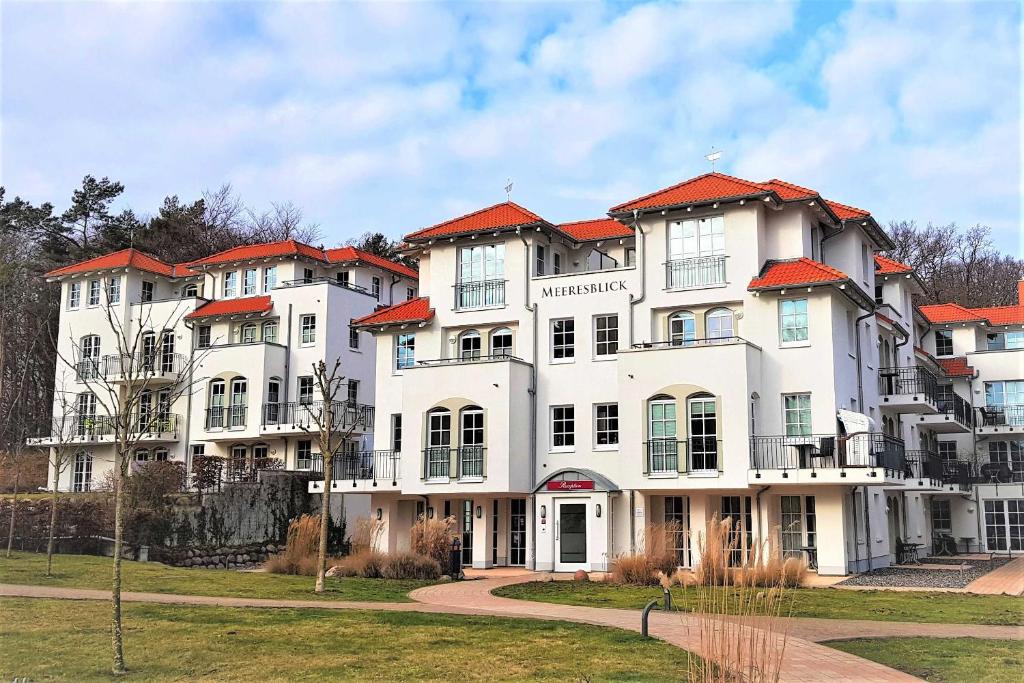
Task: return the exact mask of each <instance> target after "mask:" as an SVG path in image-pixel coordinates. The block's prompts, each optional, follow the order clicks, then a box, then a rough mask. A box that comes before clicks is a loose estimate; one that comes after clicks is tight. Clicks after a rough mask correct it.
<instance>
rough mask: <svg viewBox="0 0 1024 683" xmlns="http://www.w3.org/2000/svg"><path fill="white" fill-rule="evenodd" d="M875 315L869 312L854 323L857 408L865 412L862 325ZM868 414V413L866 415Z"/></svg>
mask: <svg viewBox="0 0 1024 683" xmlns="http://www.w3.org/2000/svg"><path fill="white" fill-rule="evenodd" d="M874 314H875V312H874V311H868V312H867V313H865V314H864V315H862V316H860V317H859V318H857V319H856V320H855V321H854V322H853V341H854V344H856V345H857V348H856V349H855V353H854V354H853V355H854V356H856V357H857V407H858V408H860V409H861V410H864V363H863V362H862V360H863V359H862V358H861V353H860V347H861V343H860V323H861V321H862V320H867V319H868V318H870V317H871V316H873V315H874ZM864 414H865V415H866V414H867V413H866V412H865V413H864Z"/></svg>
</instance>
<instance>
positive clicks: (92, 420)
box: [75, 391, 98, 436]
mask: <svg viewBox="0 0 1024 683" xmlns="http://www.w3.org/2000/svg"><path fill="white" fill-rule="evenodd" d="M75 408H76V410H75V413H76V415H77V416H78V436H95V435H96V434H97V430H98V425H97V424H96V395H95V394H93V393H92V392H91V391H85V392H82V393H81V394H79V395H78V400H77V405H76V406H75Z"/></svg>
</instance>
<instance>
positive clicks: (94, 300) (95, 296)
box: [87, 280, 100, 306]
mask: <svg viewBox="0 0 1024 683" xmlns="http://www.w3.org/2000/svg"><path fill="white" fill-rule="evenodd" d="M87 303H88V304H89V305H90V306H99V305H100V281H99V280H89V300H88V302H87Z"/></svg>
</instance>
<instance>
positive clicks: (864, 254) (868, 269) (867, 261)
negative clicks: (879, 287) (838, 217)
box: [860, 242, 875, 284]
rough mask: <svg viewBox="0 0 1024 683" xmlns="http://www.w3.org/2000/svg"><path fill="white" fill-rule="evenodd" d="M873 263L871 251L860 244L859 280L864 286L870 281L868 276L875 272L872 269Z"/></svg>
mask: <svg viewBox="0 0 1024 683" xmlns="http://www.w3.org/2000/svg"><path fill="white" fill-rule="evenodd" d="M873 263H874V259H872V258H871V250H870V249H868V245H866V244H864V243H863V242H862V243H861V245H860V272H861V280H863V281H864V284H867V283H868V281H869V280H870V279H871V278H870V277H869V276H870V275H871V274H872V273H874V272H875V269H874V268H873V267H872V264H873Z"/></svg>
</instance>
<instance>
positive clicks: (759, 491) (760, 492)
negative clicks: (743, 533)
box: [754, 485, 771, 542]
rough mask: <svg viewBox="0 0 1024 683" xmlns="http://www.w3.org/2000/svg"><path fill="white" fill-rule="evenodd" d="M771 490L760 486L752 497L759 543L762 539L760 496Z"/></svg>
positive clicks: (769, 486) (768, 487)
mask: <svg viewBox="0 0 1024 683" xmlns="http://www.w3.org/2000/svg"><path fill="white" fill-rule="evenodd" d="M770 488H771V485H768V486H762V487H761V488H759V489H758V490H757V494H756V495H755V496H754V502H755V503H756V504H757V539H758V541H759V542H760V541H761V539H763V538H764V535H763V534H762V533H761V494H762V493H764V492H765V491H767V490H768V489H770Z"/></svg>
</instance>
